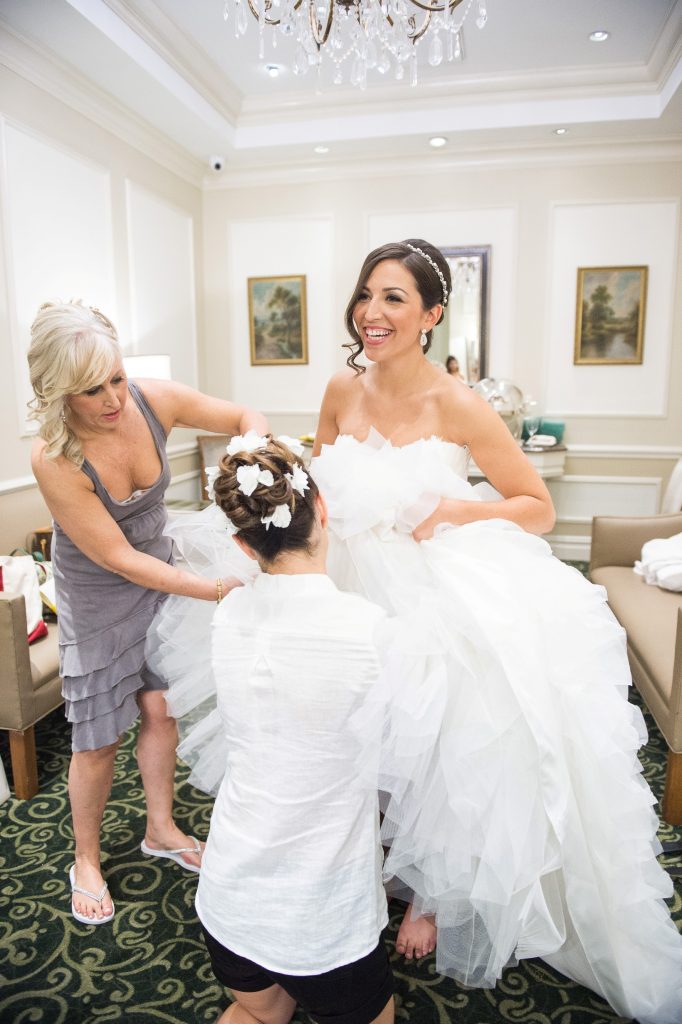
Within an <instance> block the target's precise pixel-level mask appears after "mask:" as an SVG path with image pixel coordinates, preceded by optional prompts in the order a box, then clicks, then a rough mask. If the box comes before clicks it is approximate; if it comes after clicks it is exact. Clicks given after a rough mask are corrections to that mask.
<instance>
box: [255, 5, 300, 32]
mask: <svg viewBox="0 0 682 1024" xmlns="http://www.w3.org/2000/svg"><path fill="white" fill-rule="evenodd" d="M246 2H247V3H248V5H249V10H250V11H251V13H252V14H253V16H254V18H255V19H256V21H260V11H259V10H258V8H257V7H256V5H255V3H254V0H246ZM302 3H303V0H296V3H295V4H294V10H295V11H297V10H298V9H299V7H300V6H301V4H302ZM271 7H272V0H265V10H266V14H265V24H266V25H272V26H274V27H276V26H277V25H279V24H280V23H281V21H282V19H281V18H269V17H268V15H267V11H269V10H270V8H271Z"/></svg>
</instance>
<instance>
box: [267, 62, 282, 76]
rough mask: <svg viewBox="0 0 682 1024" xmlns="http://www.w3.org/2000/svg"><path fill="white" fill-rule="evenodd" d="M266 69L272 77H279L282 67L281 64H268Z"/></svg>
mask: <svg viewBox="0 0 682 1024" xmlns="http://www.w3.org/2000/svg"><path fill="white" fill-rule="evenodd" d="M265 70H266V71H267V73H268V74H269V75H270V78H278V77H279V73H280V71H281V68H280V66H279V64H266V65H265Z"/></svg>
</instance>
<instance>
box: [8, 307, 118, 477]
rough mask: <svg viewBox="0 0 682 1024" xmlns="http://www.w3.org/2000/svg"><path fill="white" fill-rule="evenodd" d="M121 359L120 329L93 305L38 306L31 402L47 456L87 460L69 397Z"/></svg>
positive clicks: (95, 381) (99, 380)
mask: <svg viewBox="0 0 682 1024" xmlns="http://www.w3.org/2000/svg"><path fill="white" fill-rule="evenodd" d="M120 362H122V355H121V350H120V348H119V345H118V335H117V333H116V328H115V327H114V325H113V324H112V322H111V321H110V320H109V319H107V317H106V316H104V314H103V313H100V311H99V310H98V309H95V307H94V306H86V305H84V304H83V302H81V301H80V299H78V300H75V301H72V302H61V301H56V302H46V303H44V304H43V305H42V306H41V307H40V309H39V310H38V315H37V316H36V318H35V320H34V321H33V323H32V324H31V344H30V346H29V350H28V366H29V373H30V376H31V387H32V388H33V393H34V394H35V398H34V399H32V401H30V402H29V403H28V407H29V409H30V410H31V411H30V413H29V418H30V419H33V420H37V421H38V423H39V424H40V429H39V431H38V433H39V435H40V437H42V438H43V440H44V441H46V442H47V448H46V451H45V455H46V457H47V458H48V459H56V458H57V457H58V456H59V455H63V456H64V457H65V458H66V459H68V460H69V462H72V463H73V464H74V466H77V467H78V468H80V466H82V465H83V452H82V450H81V445H80V441H79V439H78V437H77V436H76V434H75V433H74V431H73V430H72V429H71V427H70V426H69V423H68V419H67V413H68V406H67V404H66V402H65V398H66V397H67V396H68V395H76V394H80V393H81V392H83V391H88V390H89V389H90V388H94V387H97V386H98V385H99V384H102V383H104V381H105V380H106V379H107V377H108V376H109V374H110V373H111V371H112V370H113V369H114V367H115V366H116V364H117V363H120Z"/></svg>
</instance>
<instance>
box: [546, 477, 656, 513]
mask: <svg viewBox="0 0 682 1024" xmlns="http://www.w3.org/2000/svg"><path fill="white" fill-rule="evenodd" d="M661 483H662V481H661V478H660V477H658V476H655V477H638V476H586V475H578V474H576V475H572V474H567V475H566V476H563V477H560V478H558V479H556V480H548V481H547V486H548V487H549V491H550V493H551V495H552V500H553V501H554V505H555V508H556V513H557V520H558V521H559V522H562V523H576V524H577V523H591V522H592V518H593V516H600V515H601V516H626V515H632V516H637V515H643V516H648V515H656V514H657V513H658V510H659V508H660V504H661Z"/></svg>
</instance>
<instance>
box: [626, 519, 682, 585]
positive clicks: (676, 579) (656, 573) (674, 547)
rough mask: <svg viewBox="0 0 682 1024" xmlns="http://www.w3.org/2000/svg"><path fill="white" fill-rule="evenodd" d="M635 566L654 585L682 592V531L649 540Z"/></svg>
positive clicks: (638, 572) (640, 574) (638, 573)
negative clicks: (670, 535)
mask: <svg viewBox="0 0 682 1024" xmlns="http://www.w3.org/2000/svg"><path fill="white" fill-rule="evenodd" d="M634 568H635V572H636V573H637V575H638V576H643V577H644V579H645V581H646V582H647V583H650V584H651V585H652V586H654V587H662V588H663V589H664V590H674V591H676V592H677V593H680V592H682V533H676V534H675V536H674V537H667V538H663V537H659V538H657V539H655V540H648V541H647V542H646V544H645V545H644V547H643V548H642V557H641V560H640V561H638V562H635V567H634Z"/></svg>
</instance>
